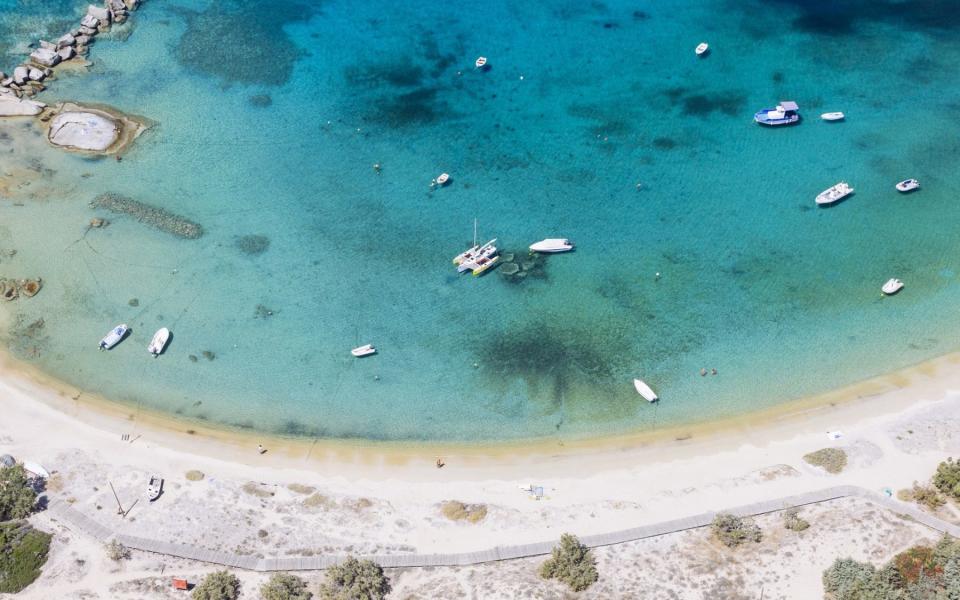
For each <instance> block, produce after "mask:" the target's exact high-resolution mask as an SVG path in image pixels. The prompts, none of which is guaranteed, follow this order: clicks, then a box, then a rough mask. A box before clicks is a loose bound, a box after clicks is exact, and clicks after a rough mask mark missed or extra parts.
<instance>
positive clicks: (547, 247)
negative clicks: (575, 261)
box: [530, 238, 573, 252]
mask: <svg viewBox="0 0 960 600" xmlns="http://www.w3.org/2000/svg"><path fill="white" fill-rule="evenodd" d="M570 250H573V244H572V243H570V240H568V239H566V238H547V239H545V240H540V241H539V242H537V243H535V244H530V252H568V251H570Z"/></svg>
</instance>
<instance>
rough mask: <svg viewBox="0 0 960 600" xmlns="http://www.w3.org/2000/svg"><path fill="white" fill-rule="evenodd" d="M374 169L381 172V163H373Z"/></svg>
mask: <svg viewBox="0 0 960 600" xmlns="http://www.w3.org/2000/svg"><path fill="white" fill-rule="evenodd" d="M373 170H374V171H376V172H377V173H379V172H380V163H374V164H373Z"/></svg>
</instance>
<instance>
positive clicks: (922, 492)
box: [897, 481, 947, 510]
mask: <svg viewBox="0 0 960 600" xmlns="http://www.w3.org/2000/svg"><path fill="white" fill-rule="evenodd" d="M897 499H898V500H902V501H904V502H916V503H917V504H919V505H921V506H924V507H926V508H929V509H930V510H937V509H938V508H940V507H941V506H943V505H944V504H946V503H947V501H946V499H944V497H943V496H942V495H941V494H940V492H939V491H938V490H937V488H936V487H934V486H932V485H921V484H919V483H917V482H916V481H914V482H913V487H912V488H911V489H906V490H900V491H899V492H897Z"/></svg>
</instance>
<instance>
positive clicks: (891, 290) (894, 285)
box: [880, 279, 903, 296]
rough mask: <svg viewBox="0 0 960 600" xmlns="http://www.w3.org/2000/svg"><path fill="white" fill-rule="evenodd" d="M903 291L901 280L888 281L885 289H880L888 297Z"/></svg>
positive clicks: (884, 285)
mask: <svg viewBox="0 0 960 600" xmlns="http://www.w3.org/2000/svg"><path fill="white" fill-rule="evenodd" d="M902 289H903V282H902V281H900V280H899V279H888V280H887V282H886V283H885V284H883V287H882V288H880V291H881V292H883V293H884V294H886V295H888V296H892V295H893V294H896V293H897V292H899V291H900V290H902Z"/></svg>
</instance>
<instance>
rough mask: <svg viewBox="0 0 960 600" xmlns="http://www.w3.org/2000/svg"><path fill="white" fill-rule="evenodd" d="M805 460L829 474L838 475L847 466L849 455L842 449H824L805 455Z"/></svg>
mask: <svg viewBox="0 0 960 600" xmlns="http://www.w3.org/2000/svg"><path fill="white" fill-rule="evenodd" d="M803 460H805V461H806V462H807V463H808V464H811V465H813V466H815V467H820V468H822V469H823V470H825V471H826V472H827V473H833V474H837V473H839V472H840V471H842V470H843V469H844V467H846V466H847V453H846V452H844V451H843V450H842V449H841V448H823V449H821V450H817V451H816V452H811V453H810V454H806V455H804V457H803Z"/></svg>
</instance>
